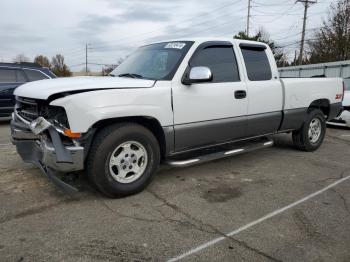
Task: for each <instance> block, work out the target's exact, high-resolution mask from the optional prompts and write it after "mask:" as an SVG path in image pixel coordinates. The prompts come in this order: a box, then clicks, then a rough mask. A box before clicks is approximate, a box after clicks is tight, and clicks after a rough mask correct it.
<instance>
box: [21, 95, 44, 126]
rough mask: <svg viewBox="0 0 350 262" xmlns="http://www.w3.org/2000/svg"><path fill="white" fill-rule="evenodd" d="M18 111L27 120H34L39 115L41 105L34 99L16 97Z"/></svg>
mask: <svg viewBox="0 0 350 262" xmlns="http://www.w3.org/2000/svg"><path fill="white" fill-rule="evenodd" d="M16 111H17V113H18V114H19V115H20V116H21V117H23V118H24V119H25V120H27V121H30V122H31V121H33V120H35V119H37V118H38V117H39V105H38V102H37V101H36V100H34V99H28V98H24V97H16Z"/></svg>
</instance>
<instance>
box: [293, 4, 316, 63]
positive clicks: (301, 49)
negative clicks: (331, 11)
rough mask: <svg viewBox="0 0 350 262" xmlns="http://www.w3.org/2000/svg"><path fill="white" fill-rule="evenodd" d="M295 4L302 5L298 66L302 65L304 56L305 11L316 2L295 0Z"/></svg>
mask: <svg viewBox="0 0 350 262" xmlns="http://www.w3.org/2000/svg"><path fill="white" fill-rule="evenodd" d="M297 2H299V3H302V4H303V5H304V19H303V31H302V32H301V42H300V53H299V65H302V64H303V54H304V44H305V31H306V20H307V10H308V8H309V7H310V6H311V5H312V4H315V3H317V0H315V1H311V0H297Z"/></svg>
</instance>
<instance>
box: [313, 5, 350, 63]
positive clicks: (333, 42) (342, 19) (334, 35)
mask: <svg viewBox="0 0 350 262" xmlns="http://www.w3.org/2000/svg"><path fill="white" fill-rule="evenodd" d="M329 13H330V15H329V17H328V19H327V20H324V21H323V23H322V27H321V28H320V29H319V30H317V31H316V33H315V36H314V40H312V41H309V43H308V45H309V49H310V53H309V55H310V62H311V63H325V62H333V61H342V60H348V59H350V0H339V1H338V2H337V3H336V4H332V5H331V6H330V12H329Z"/></svg>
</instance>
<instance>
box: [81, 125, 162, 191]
mask: <svg viewBox="0 0 350 262" xmlns="http://www.w3.org/2000/svg"><path fill="white" fill-rule="evenodd" d="M159 162H160V150H159V144H158V141H157V139H156V138H155V137H154V135H153V134H152V132H150V131H149V130H148V129H146V128H145V127H143V126H141V125H138V124H134V123H121V124H116V125H112V126H108V127H106V128H104V129H102V130H101V131H100V132H99V133H98V134H97V136H96V137H95V139H94V142H93V144H92V147H91V151H90V153H89V156H88V159H87V173H88V176H89V178H90V179H91V180H92V182H93V183H94V184H95V185H96V186H97V188H98V189H99V190H100V191H101V192H103V193H104V194H105V195H107V196H109V197H123V196H128V195H132V194H135V193H137V192H139V191H141V190H142V189H144V188H145V187H146V186H147V185H148V184H149V182H150V181H151V178H152V176H153V174H154V173H155V172H156V170H157V168H158V165H159Z"/></svg>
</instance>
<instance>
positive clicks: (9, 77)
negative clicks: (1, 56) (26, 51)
mask: <svg viewBox="0 0 350 262" xmlns="http://www.w3.org/2000/svg"><path fill="white" fill-rule="evenodd" d="M0 83H16V70H14V69H0Z"/></svg>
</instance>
